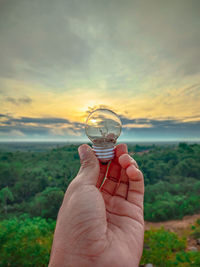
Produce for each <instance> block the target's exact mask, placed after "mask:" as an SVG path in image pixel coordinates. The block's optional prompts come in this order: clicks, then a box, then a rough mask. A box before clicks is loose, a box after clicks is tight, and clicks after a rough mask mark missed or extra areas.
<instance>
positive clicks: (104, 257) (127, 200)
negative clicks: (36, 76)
mask: <svg viewBox="0 0 200 267" xmlns="http://www.w3.org/2000/svg"><path fill="white" fill-rule="evenodd" d="M125 153H127V151H126V147H125V146H123V145H119V146H117V148H116V158H115V160H114V161H113V162H111V164H110V166H109V170H108V173H107V175H106V179H105V180H104V182H103V184H102V181H103V178H104V176H105V173H106V169H107V167H106V166H105V165H101V164H100V168H98V167H97V168H94V169H93V175H94V176H95V175H96V177H97V179H96V180H97V184H96V186H95V185H94V184H90V183H89V184H84V183H83V184H82V185H81V186H80V185H79V181H80V180H82V181H83V179H84V177H82V173H81V172H80V174H79V175H78V177H77V178H76V179H77V182H76V181H75V182H74V183H72V186H71V188H69V192H68V196H67V197H66V199H65V200H64V202H63V205H62V208H61V210H60V215H59V216H60V217H61V219H60V224H62V220H63V223H64V221H65V224H66V222H67V224H66V225H70V227H71V228H70V229H67V228H68V227H67V228H65V230H66V234H65V236H66V240H67V243H66V244H65V243H64V244H63V243H62V247H63V250H65V253H66V255H68V256H69V255H70V259H69V257H68V263H69V265H66V266H126V267H129V266H138V264H139V261H140V257H141V254H142V248H143V234H144V222H143V193H144V185H143V177H142V174H141V172H140V171H139V170H138V169H137V168H136V163H135V161H134V160H133V159H131V158H130V157H129V156H128V155H127V154H125ZM123 154H125V155H123ZM122 155H123V156H122ZM97 166H98V165H97ZM99 173H100V174H99ZM91 179H94V177H93V178H91ZM101 184H102V185H101ZM77 186H80V187H81V189H80V190H77V188H76V187H77ZM63 208H65V211H62V209H63ZM63 214H65V215H63ZM66 214H70V216H66ZM57 228H59V227H57ZM63 235H64V234H63ZM69 244H70V247H69ZM70 264H71V265H70ZM63 266H64V265H63Z"/></svg>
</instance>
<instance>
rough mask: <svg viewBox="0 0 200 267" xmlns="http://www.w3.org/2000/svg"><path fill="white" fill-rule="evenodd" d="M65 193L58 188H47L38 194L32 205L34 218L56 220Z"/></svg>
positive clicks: (31, 209)
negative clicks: (40, 217)
mask: <svg viewBox="0 0 200 267" xmlns="http://www.w3.org/2000/svg"><path fill="white" fill-rule="evenodd" d="M63 197H64V192H63V191H62V190H60V189H59V188H57V187H47V188H46V189H45V190H44V191H42V192H41V193H38V194H37V195H36V196H35V198H34V200H33V202H31V204H30V213H31V215H33V216H42V217H44V218H52V219H56V217H57V213H58V210H59V207H60V205H61V203H62V199H63Z"/></svg>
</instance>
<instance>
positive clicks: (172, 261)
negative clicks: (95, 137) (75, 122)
mask: <svg viewBox="0 0 200 267" xmlns="http://www.w3.org/2000/svg"><path fill="white" fill-rule="evenodd" d="M21 146H22V145H21ZM26 146H27V148H28V150H27V149H25V148H24V147H23V146H22V147H21V148H20V149H17V145H16V148H15V149H13V150H12V149H11V148H10V147H9V149H8V150H6V146H5V145H4V149H1V150H0V221H1V222H0V255H1V257H0V266H22V267H23V266H39V267H40V266H47V263H48V260H49V252H50V248H51V242H52V235H53V230H54V227H55V220H56V217H57V213H58V210H59V207H60V205H61V202H62V199H63V196H64V192H65V191H66V189H67V186H68V185H69V183H70V182H71V181H72V179H73V178H74V177H75V176H76V174H77V172H78V169H79V167H80V163H79V157H78V153H77V148H78V146H77V145H66V146H62V147H57V148H55V147H54V148H52V147H51V146H50V147H49V146H46V147H48V149H44V148H42V145H38V146H37V148H36V149H32V147H31V145H26ZM128 149H129V152H130V154H131V155H133V157H134V158H135V159H136V161H137V162H138V164H139V166H140V168H141V170H142V171H143V174H144V181H145V199H144V215H145V220H148V221H154V222H156V221H165V220H170V219H180V218H182V217H183V216H185V215H190V214H195V213H199V211H200V160H199V159H200V145H199V144H190V145H189V144H186V143H180V144H179V145H165V146H156V145H131V144H129V145H128ZM191 236H192V237H193V238H195V239H198V238H200V222H197V223H196V224H195V225H194V226H192V229H191ZM185 248H186V240H184V239H180V238H179V237H178V236H177V235H176V234H174V233H171V232H168V231H165V230H164V229H160V230H150V231H147V232H146V233H145V245H144V253H143V258H142V263H143V264H144V263H148V262H151V263H153V264H155V266H200V252H198V251H197V252H196V251H186V250H185Z"/></svg>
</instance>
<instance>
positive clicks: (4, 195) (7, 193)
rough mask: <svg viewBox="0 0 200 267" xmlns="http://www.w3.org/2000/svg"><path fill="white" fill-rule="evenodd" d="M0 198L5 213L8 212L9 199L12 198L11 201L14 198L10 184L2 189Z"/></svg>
mask: <svg viewBox="0 0 200 267" xmlns="http://www.w3.org/2000/svg"><path fill="white" fill-rule="evenodd" d="M0 200H1V203H2V206H3V208H4V212H5V214H7V201H8V200H10V201H13V200H14V197H13V194H12V191H11V190H10V189H9V188H8V186H6V187H4V188H3V189H1V190H0Z"/></svg>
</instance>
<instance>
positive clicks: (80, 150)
mask: <svg viewBox="0 0 200 267" xmlns="http://www.w3.org/2000/svg"><path fill="white" fill-rule="evenodd" d="M78 153H79V157H80V159H81V160H84V158H85V154H86V147H85V146H84V145H81V146H79V148H78Z"/></svg>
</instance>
